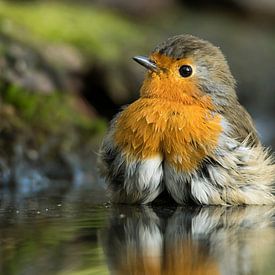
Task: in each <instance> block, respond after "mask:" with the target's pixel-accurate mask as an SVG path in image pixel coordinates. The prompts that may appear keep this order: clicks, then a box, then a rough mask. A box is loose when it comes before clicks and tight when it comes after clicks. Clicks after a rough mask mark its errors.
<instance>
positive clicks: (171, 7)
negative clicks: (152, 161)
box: [0, 0, 275, 274]
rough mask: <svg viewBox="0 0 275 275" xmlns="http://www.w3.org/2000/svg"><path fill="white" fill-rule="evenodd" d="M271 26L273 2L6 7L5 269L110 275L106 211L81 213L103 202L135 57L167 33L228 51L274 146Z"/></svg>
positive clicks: (157, 0)
mask: <svg viewBox="0 0 275 275" xmlns="http://www.w3.org/2000/svg"><path fill="white" fill-rule="evenodd" d="M274 29H275V1H273V0H261V1H257V0H210V1H206V0H170V1H169V0H167V1H166V0H150V1H148V0H139V1H129V0H78V1H73V0H72V1H65V0H64V1H46V0H45V1H42V0H40V1H39V0H36V1H32V0H28V1H27V0H25V1H24V0H22V1H1V0H0V187H1V195H0V199H1V201H0V206H1V212H0V221H1V234H2V239H1V244H0V245H1V248H0V255H1V258H2V261H0V262H1V263H0V273H3V274H32V273H33V274H37V272H40V271H41V269H43V268H45V269H44V270H45V272H46V270H48V273H45V274H55V273H52V272H57V270H58V271H59V274H68V272H69V271H70V272H71V271H74V272H76V271H75V270H78V271H79V270H80V269H81V270H82V271H83V272H82V273H81V274H103V273H104V272H107V268H106V266H104V264H103V262H104V261H103V258H104V257H103V254H104V253H103V250H102V248H101V247H98V244H97V243H98V240H99V239H100V237H99V235H98V233H97V229H98V228H101V227H102V226H103V224H104V223H105V222H104V219H105V220H106V219H107V218H108V215H109V214H108V211H107V210H106V209H105V208H104V207H103V208H95V210H93V211H91V212H89V211H88V213H87V208H85V207H86V206H87V207H88V206H90V204H91V203H96V202H99V201H101V202H104V201H105V197H104V196H103V195H102V194H101V195H99V193H98V192H99V191H98V190H100V188H101V187H102V186H103V183H102V182H101V181H100V180H99V179H98V176H97V173H96V161H95V159H96V152H97V147H98V144H99V143H100V141H101V139H102V136H103V134H104V131H105V129H106V126H107V124H108V121H109V120H110V119H111V118H112V116H113V115H114V114H115V113H116V112H117V111H119V110H120V108H121V106H122V105H124V104H128V103H130V102H132V101H133V100H135V99H136V98H137V97H138V95H139V87H140V86H141V83H142V80H143V77H144V70H143V68H141V67H140V66H138V65H137V64H136V63H134V62H133V61H132V60H131V58H132V57H133V56H135V55H147V54H149V53H150V51H151V50H152V49H153V48H154V47H155V46H156V44H158V43H159V42H161V41H163V40H164V39H166V38H168V37H170V36H172V35H176V34H183V33H189V34H193V35H196V36H199V37H201V38H204V39H207V40H210V41H211V42H213V43H214V44H215V45H217V46H219V47H220V48H221V49H222V51H223V52H224V54H225V55H226V57H227V60H228V62H229V65H230V67H231V70H232V73H233V75H234V76H235V78H236V79H237V84H238V86H237V91H238V96H239V99H240V102H241V103H242V104H243V105H244V106H245V107H246V108H247V109H248V111H249V112H250V114H251V115H252V117H253V118H254V121H255V123H256V127H257V129H258V131H259V134H260V136H261V139H262V141H263V143H265V144H266V145H268V146H270V147H273V148H275V127H274V115H275V73H274V72H275V31H274ZM53 186H54V187H53ZM3 190H4V191H3ZM91 190H92V191H91ZM95 190H96V191H95ZM88 193H89V194H90V196H91V197H90V198H89V199H88V201H89V203H87V204H86V203H85V204H81V205H79V203H78V202H79V201H82V202H83V201H85V200H84V199H83V198H85V196H87V194H88ZM45 194H46V195H50V196H51V199H45ZM76 194H77V195H76ZM42 198H43V199H42ZM64 205H65V206H64ZM63 206H64V209H63ZM60 209H62V211H61V210H60ZM71 210H72V211H71ZM85 211H86V212H85ZM106 211H107V212H106ZM80 212H81V213H85V214H83V215H82V216H81V215H80V217H79V219H78V218H77V217H78V215H79V213H80ZM42 214H43V215H42ZM90 214H93V217H94V219H93V220H92V221H91V220H89V219H88V217H89V215H90ZM41 216H43V217H42V218H39V217H41ZM58 217H61V218H62V219H61V221H60V220H58ZM72 217H73V218H72ZM103 217H104V218H103ZM70 218H72V223H69V222H68V220H70ZM33 219H34V220H35V224H34V227H33V226H32V225H31V220H33ZM55 219H57V221H59V222H57V223H55V221H56V220H55ZM63 222H65V224H66V226H68V227H67V228H65V229H64V228H63ZM87 228H88V229H90V230H88V229H87ZM2 232H3V233H2ZM34 232H36V233H34ZM55 232H57V234H55ZM18 235H20V237H18ZM39 240H40V241H41V243H40V242H39ZM87 242H88V243H87ZM89 244H91V246H90V247H87V246H89ZM45 247H46V248H45ZM65 248H66V249H69V251H70V252H71V253H75V252H74V249H76V248H78V249H79V250H80V251H81V249H84V251H85V253H87V254H85V255H86V256H85V257H88V258H89V259H90V260H92V262H91V261H89V259H87V258H85V260H83V259H82V260H80V259H79V262H74V261H71V258H70V256H72V255H75V254H72V255H71V254H70V253H69V252H68V253H65V252H64V249H65ZM44 252H45V253H46V255H48V256H47V257H48V258H47V257H46V258H45V257H44V256H42V255H43V253H44ZM105 254H106V253H105ZM107 254H108V253H107ZM273 255H274V254H273ZM56 257H57V258H58V259H60V261H61V263H60V264H59V263H58V261H56V260H54V259H55V258H56ZM33 259H34V260H33ZM49 262H52V265H49ZM31 264H34V267H33V268H31V267H30V266H31ZM262 265H263V266H264V264H262ZM273 267H274V266H273ZM22 270H23V271H22ZM265 270H269V272H271V270H272V268H270V267H265ZM1 271H2V272H1ZM19 271H20V272H21V273H20V272H19ZM62 272H63V273H62ZM85 272H86V273H85ZM74 274H76V273H74ZM77 274H80V273H77ZM232 274H233V273H232ZM240 274H244V273H240ZM266 274H271V273H266Z"/></svg>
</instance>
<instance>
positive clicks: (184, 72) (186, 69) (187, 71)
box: [179, 65, 193, 77]
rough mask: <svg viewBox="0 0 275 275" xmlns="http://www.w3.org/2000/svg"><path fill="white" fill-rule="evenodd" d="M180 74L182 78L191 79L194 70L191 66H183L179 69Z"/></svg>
mask: <svg viewBox="0 0 275 275" xmlns="http://www.w3.org/2000/svg"><path fill="white" fill-rule="evenodd" d="M179 72H180V75H181V76H182V77H189V76H190V75H192V72H193V69H192V67H191V66H189V65H182V66H181V67H180V69H179Z"/></svg>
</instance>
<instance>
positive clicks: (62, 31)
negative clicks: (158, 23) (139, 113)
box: [0, 1, 143, 60]
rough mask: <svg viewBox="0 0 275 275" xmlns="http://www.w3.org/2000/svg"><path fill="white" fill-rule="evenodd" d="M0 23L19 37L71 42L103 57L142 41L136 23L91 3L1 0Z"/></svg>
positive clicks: (114, 55)
mask: <svg viewBox="0 0 275 275" xmlns="http://www.w3.org/2000/svg"><path fill="white" fill-rule="evenodd" d="M0 23H1V28H2V31H3V32H5V33H8V34H10V35H11V34H12V35H13V36H16V37H18V38H20V39H23V40H26V39H28V38H30V39H33V38H35V37H36V38H37V39H38V40H44V41H48V42H55V43H69V44H71V45H74V46H76V47H78V48H79V49H80V50H83V51H84V52H85V53H88V54H90V55H91V56H96V57H99V58H100V59H104V60H115V59H118V58H120V57H121V56H122V55H123V54H125V50H127V48H129V47H130V48H131V47H132V46H133V45H135V47H136V46H137V45H142V44H143V41H142V35H141V30H140V28H139V27H138V26H137V25H135V24H133V23H130V22H129V21H128V20H127V19H125V18H122V17H121V16H118V15H116V14H115V13H113V12H110V11H106V10H102V9H99V8H95V7H94V6H89V5H88V6H85V5H84V6H83V5H82V6H80V5H77V4H70V5H68V4H66V3H63V4H62V3H54V2H50V3H49V2H47V3H44V2H36V3H33V2H32V3H30V4H28V3H25V4H24V3H17V4H14V3H8V2H3V1H0ZM126 41H127V43H125V42H126ZM125 44H127V48H126V45H125ZM131 45H132V46H131Z"/></svg>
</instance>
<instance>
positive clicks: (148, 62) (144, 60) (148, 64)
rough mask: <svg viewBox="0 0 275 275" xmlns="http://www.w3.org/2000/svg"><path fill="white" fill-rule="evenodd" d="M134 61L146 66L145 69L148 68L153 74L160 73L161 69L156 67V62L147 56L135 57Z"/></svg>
mask: <svg viewBox="0 0 275 275" xmlns="http://www.w3.org/2000/svg"><path fill="white" fill-rule="evenodd" d="M133 59H134V60H135V61H136V62H137V63H139V64H140V65H142V66H144V67H145V68H147V69H148V70H150V71H153V72H159V67H158V66H157V65H156V63H155V62H153V61H152V60H150V59H149V58H148V57H145V56H135V57H133Z"/></svg>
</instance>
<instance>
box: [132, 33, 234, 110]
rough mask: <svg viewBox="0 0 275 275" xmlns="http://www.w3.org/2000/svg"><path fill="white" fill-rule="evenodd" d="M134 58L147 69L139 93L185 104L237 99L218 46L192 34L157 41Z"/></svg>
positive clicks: (214, 103)
mask: <svg viewBox="0 0 275 275" xmlns="http://www.w3.org/2000/svg"><path fill="white" fill-rule="evenodd" d="M134 60H135V61H137V62H138V63H140V64H141V65H143V66H144V67H146V68H147V69H148V74H147V76H146V78H145V81H144V83H143V86H142V89H141V96H142V97H146V98H159V99H164V100H169V101H175V102H181V103H184V104H200V105H201V104H206V105H211V106H212V107H214V108H215V107H219V106H227V105H230V104H231V103H232V101H234V100H236V94H235V90H234V86H235V80H234V78H233V76H232V74H231V72H230V69H229V67H228V64H227V62H226V60H225V58H224V55H223V54H222V52H221V51H220V49H219V48H218V47H215V46H214V45H212V44H211V43H209V42H207V41H205V40H202V39H199V38H197V37H194V36H191V35H178V36H174V37H171V38H169V39H168V40H166V41H165V42H163V43H160V44H159V45H158V46H157V47H156V48H155V49H154V50H153V52H152V53H151V55H150V56H149V57H148V58H147V57H142V56H136V57H134Z"/></svg>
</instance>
